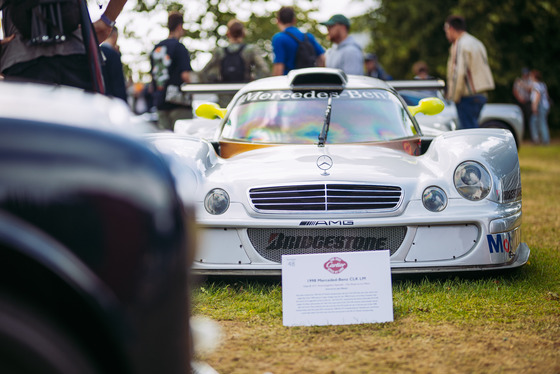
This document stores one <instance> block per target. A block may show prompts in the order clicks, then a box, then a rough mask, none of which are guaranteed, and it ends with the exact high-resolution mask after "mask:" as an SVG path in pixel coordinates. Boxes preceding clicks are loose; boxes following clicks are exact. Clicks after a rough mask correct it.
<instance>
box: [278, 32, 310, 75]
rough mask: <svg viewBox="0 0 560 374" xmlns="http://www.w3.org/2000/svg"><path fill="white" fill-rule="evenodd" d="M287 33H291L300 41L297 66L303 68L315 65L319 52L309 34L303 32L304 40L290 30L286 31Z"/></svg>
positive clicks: (297, 51)
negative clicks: (316, 50)
mask: <svg viewBox="0 0 560 374" xmlns="http://www.w3.org/2000/svg"><path fill="white" fill-rule="evenodd" d="M285 33H286V34H288V35H290V36H291V37H292V38H293V39H294V40H295V41H296V42H297V43H298V47H297V50H296V63H295V68H296V69H301V68H309V67H313V66H315V62H316V61H317V53H316V52H315V48H314V47H313V44H311V41H310V40H309V36H308V35H307V34H303V41H302V40H299V39H298V38H296V37H295V35H293V34H291V33H289V32H288V31H285Z"/></svg>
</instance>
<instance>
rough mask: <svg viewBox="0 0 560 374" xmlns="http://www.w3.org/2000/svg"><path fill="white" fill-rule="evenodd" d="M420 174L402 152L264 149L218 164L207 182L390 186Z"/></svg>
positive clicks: (368, 148)
mask: <svg viewBox="0 0 560 374" xmlns="http://www.w3.org/2000/svg"><path fill="white" fill-rule="evenodd" d="M323 156H327V157H323ZM329 164H330V167H329ZM420 167H421V166H420ZM424 172H429V170H428V171H427V170H424ZM418 175H419V160H418V156H412V155H409V154H407V153H406V152H405V151H404V150H396V149H391V148H387V147H384V146H378V145H327V146H325V147H317V146H314V145H296V146H277V147H270V148H262V149H257V150H253V151H250V152H245V153H243V154H240V155H237V156H234V157H231V158H229V159H224V160H221V161H220V163H219V165H216V167H214V168H211V169H210V170H208V175H207V176H206V177H207V181H208V182H210V183H211V184H218V183H227V185H229V186H231V185H232V184H233V185H235V186H243V187H244V188H250V187H255V186H261V185H277V184H289V183H306V182H311V181H313V182H320V183H327V182H332V181H336V182H340V181H348V182H354V183H373V182H374V183H379V184H387V183H389V184H392V183H394V181H395V180H399V183H402V182H403V180H415V179H416V177H417V176H418ZM232 182H233V183H232Z"/></svg>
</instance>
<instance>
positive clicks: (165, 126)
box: [157, 110, 175, 131]
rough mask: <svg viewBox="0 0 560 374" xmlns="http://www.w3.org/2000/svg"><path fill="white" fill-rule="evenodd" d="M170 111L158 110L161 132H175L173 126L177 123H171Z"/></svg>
mask: <svg viewBox="0 0 560 374" xmlns="http://www.w3.org/2000/svg"><path fill="white" fill-rule="evenodd" d="M170 112H171V111H170V110H158V111H157V114H158V128H159V129H160V130H171V131H173V124H174V123H175V121H173V122H172V121H171V116H170Z"/></svg>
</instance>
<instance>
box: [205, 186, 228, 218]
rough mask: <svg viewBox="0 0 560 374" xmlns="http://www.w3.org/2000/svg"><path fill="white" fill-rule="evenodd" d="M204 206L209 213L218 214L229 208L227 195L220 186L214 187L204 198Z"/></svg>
mask: <svg viewBox="0 0 560 374" xmlns="http://www.w3.org/2000/svg"><path fill="white" fill-rule="evenodd" d="M204 208H206V211H207V212H208V213H210V214H214V215H219V214H223V213H225V211H226V210H228V208H229V195H228V194H227V192H226V191H224V190H222V189H221V188H214V189H213V190H211V191H210V192H208V193H207V194H206V197H205V198H204Z"/></svg>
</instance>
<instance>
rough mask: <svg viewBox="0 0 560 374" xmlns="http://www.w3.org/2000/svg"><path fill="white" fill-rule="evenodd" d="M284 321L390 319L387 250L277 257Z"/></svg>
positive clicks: (343, 322) (346, 322) (315, 323)
mask: <svg viewBox="0 0 560 374" xmlns="http://www.w3.org/2000/svg"><path fill="white" fill-rule="evenodd" d="M282 310H283V322H284V326H321V325H350V324H360V323H379V322H392V321H393V293H392V288H391V267H390V263H389V251H387V250H383V251H368V252H341V253H325V254H309V255H283V256H282Z"/></svg>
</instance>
